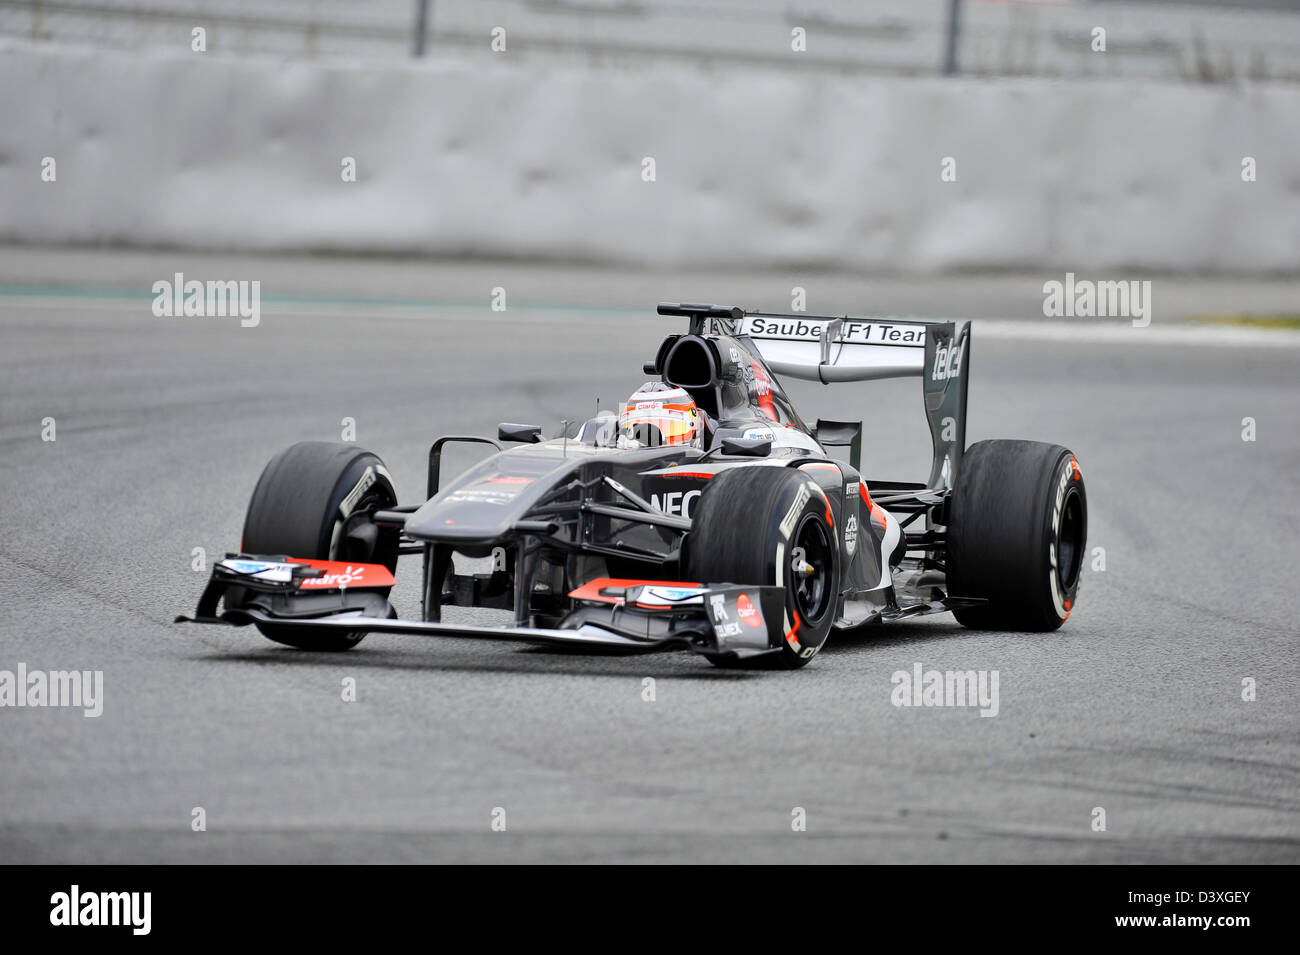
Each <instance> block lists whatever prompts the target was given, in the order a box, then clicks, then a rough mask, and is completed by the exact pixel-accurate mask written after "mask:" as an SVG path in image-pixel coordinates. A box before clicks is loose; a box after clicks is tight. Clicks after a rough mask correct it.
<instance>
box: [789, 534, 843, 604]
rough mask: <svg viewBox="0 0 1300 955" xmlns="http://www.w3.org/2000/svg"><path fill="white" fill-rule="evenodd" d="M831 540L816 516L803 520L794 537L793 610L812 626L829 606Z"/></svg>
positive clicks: (792, 571)
mask: <svg viewBox="0 0 1300 955" xmlns="http://www.w3.org/2000/svg"><path fill="white" fill-rule="evenodd" d="M833 559H834V556H833V554H832V552H831V544H830V538H829V537H828V535H827V534H826V529H825V528H824V527H823V526H822V524H821V521H819V520H818V519H817V516H816V515H815V514H809V515H807V516H806V517H804V519H803V521H802V523H800V525H799V529H798V531H796V533H795V537H794V551H793V556H792V558H791V565H790V569H791V575H792V580H793V587H792V590H793V593H794V602H795V609H796V610H798V611H799V616H800V618H801V619H803V620H806V621H808V622H809V623H815V622H816V621H818V620H820V619H821V618H822V616H823V615H824V614H825V613H826V608H827V606H828V605H829V603H830V589H831V588H830V573H831V561H832V560H833Z"/></svg>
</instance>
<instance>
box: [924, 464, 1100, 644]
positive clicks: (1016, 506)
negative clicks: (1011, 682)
mask: <svg viewBox="0 0 1300 955" xmlns="http://www.w3.org/2000/svg"><path fill="white" fill-rule="evenodd" d="M1087 536H1088V499H1087V493H1086V491H1085V489H1084V484H1083V475H1082V474H1081V473H1080V471H1079V465H1078V462H1077V461H1076V460H1075V457H1074V455H1073V454H1071V453H1070V452H1069V451H1068V450H1067V449H1066V448H1063V447H1061V446H1060V445H1056V444H1044V443H1042V442H1039V441H1005V440H1003V441H980V442H977V443H976V444H973V445H971V446H970V447H969V448H968V449H967V450H966V454H965V456H964V457H963V458H962V463H961V469H960V471H959V472H958V475H957V485H956V487H955V488H954V489H953V493H952V498H951V499H950V500H949V502H948V549H947V558H946V561H945V563H946V564H947V570H948V593H949V594H951V595H952V596H954V597H982V598H984V599H986V600H988V603H987V604H986V605H984V606H981V607H971V608H968V609H965V610H957V611H954V616H956V618H957V620H958V621H959V622H960V623H961V624H962V626H965V627H972V628H975V629H980V630H1021V631H1046V630H1055V629H1056V628H1057V627H1059V626H1060V625H1061V624H1062V623H1064V622H1065V620H1066V618H1067V617H1069V616H1070V612H1071V610H1073V608H1074V604H1075V598H1076V595H1077V594H1078V591H1079V579H1080V577H1081V576H1082V570H1083V557H1084V545H1085V542H1086V541H1087Z"/></svg>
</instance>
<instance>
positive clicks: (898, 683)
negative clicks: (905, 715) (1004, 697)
mask: <svg viewBox="0 0 1300 955" xmlns="http://www.w3.org/2000/svg"><path fill="white" fill-rule="evenodd" d="M889 682H890V683H892V684H893V686H894V689H893V691H892V692H891V693H890V695H889V701H890V702H891V703H893V704H894V705H895V706H956V707H964V706H971V707H974V706H978V707H979V711H980V716H997V715H998V710H999V708H1000V704H999V702H998V671H997V670H927V669H925V667H923V666H922V665H921V664H919V663H914V664H912V669H911V670H910V671H909V670H895V671H894V675H893V676H891V677H890V678H889Z"/></svg>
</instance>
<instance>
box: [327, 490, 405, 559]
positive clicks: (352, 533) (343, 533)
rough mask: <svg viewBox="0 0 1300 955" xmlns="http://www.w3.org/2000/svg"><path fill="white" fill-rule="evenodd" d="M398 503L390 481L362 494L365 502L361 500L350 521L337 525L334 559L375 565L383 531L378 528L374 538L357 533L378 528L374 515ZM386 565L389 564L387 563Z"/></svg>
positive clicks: (337, 523) (336, 523)
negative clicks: (368, 528)
mask: <svg viewBox="0 0 1300 955" xmlns="http://www.w3.org/2000/svg"><path fill="white" fill-rule="evenodd" d="M396 503H397V501H396V499H395V497H394V495H393V493H392V491H391V488H390V487H389V485H388V484H387V483H386V482H381V481H376V482H375V483H374V485H373V486H372V487H371V488H369V489H368V490H367V491H366V493H365V494H364V495H362V497H361V500H359V501H357V503H356V506H355V507H354V508H353V509H352V513H351V514H349V515H348V516H347V517H346V518H344V519H342V520H339V521H336V522H335V530H334V534H333V535H332V536H333V539H334V540H335V541H336V542H337V544H336V546H335V547H334V548H332V550H333V551H334V553H331V554H330V559H331V560H351V561H357V562H358V563H363V564H366V563H375V562H376V561H375V557H376V553H375V552H376V550H377V549H378V547H379V542H380V539H381V538H382V536H383V532H382V531H380V530H379V529H378V528H374V532H373V536H372V537H367V536H366V535H364V534H358V533H357V532H358V531H359V530H361V531H364V530H365V529H366V528H367V526H369V527H374V525H373V524H371V523H370V520H371V516H372V515H373V514H374V512H375V511H378V510H382V509H383V508H386V507H392V506H394V505H395V504H396ZM383 562H385V563H386V561H383Z"/></svg>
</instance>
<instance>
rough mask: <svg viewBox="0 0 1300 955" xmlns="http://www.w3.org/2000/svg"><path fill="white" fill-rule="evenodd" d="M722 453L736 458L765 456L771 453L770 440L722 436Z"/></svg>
mask: <svg viewBox="0 0 1300 955" xmlns="http://www.w3.org/2000/svg"><path fill="white" fill-rule="evenodd" d="M722 453H723V454H729V455H731V456H732V457H738V458H765V457H767V456H768V455H769V454H771V453H772V442H771V441H767V440H761V441H760V440H758V439H755V438H723V439H722Z"/></svg>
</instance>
